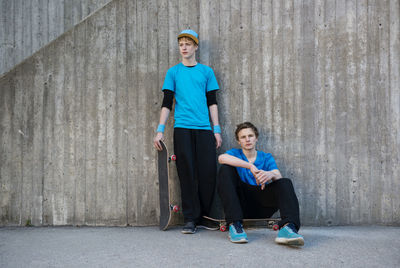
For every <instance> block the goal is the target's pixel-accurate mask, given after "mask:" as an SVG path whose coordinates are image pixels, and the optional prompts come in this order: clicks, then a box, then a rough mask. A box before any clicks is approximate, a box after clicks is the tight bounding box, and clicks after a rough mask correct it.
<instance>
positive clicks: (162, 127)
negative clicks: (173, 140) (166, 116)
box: [157, 124, 165, 133]
mask: <svg viewBox="0 0 400 268" xmlns="http://www.w3.org/2000/svg"><path fill="white" fill-rule="evenodd" d="M164 129H165V125H161V124H159V125H158V127H157V132H161V133H164Z"/></svg>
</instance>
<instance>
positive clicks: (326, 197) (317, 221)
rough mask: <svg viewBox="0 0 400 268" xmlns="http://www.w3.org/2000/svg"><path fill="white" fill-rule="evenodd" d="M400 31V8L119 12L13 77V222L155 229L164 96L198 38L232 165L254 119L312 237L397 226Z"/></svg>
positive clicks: (9, 181) (8, 89) (7, 212)
mask: <svg viewBox="0 0 400 268" xmlns="http://www.w3.org/2000/svg"><path fill="white" fill-rule="evenodd" d="M399 18H400V3H399V1H398V0H391V1H378V0H376V1H341V0H336V1H311V0H296V1H268V2H266V1H250V0H248V1H226V0H225V1H200V0H199V1H167V0H159V1H150V2H149V1H144V0H138V1H128V0H117V1H113V2H112V3H111V4H110V5H107V6H106V7H105V8H104V9H102V10H100V11H99V12H97V13H96V14H95V15H94V16H91V17H90V18H88V19H87V20H85V21H84V22H83V23H81V24H79V25H78V26H76V27H74V29H73V30H71V31H69V32H67V33H66V34H64V35H63V36H61V37H60V38H58V39H57V40H56V41H55V42H53V43H51V44H50V45H49V46H47V47H45V48H44V49H42V50H40V51H39V52H38V53H36V54H35V55H34V56H33V57H31V58H29V59H28V60H27V61H25V62H24V63H23V64H21V65H19V66H18V67H17V68H15V69H13V70H12V71H11V72H10V73H8V74H7V75H6V76H3V77H1V78H0V89H1V90H0V103H1V104H0V105H1V106H0V126H1V128H0V139H1V143H0V144H1V146H0V152H1V154H0V157H1V159H0V176H1V177H0V223H1V224H2V225H24V224H25V223H26V221H27V220H31V222H32V223H33V224H35V225H47V224H51V225H53V224H54V225H63V224H88V225H126V224H131V225H149V224H157V221H158V215H159V211H158V207H159V206H158V185H157V171H156V170H157V168H156V152H155V151H154V149H153V147H152V139H153V135H154V130H155V128H156V125H157V120H158V116H159V110H160V102H161V99H162V96H161V93H160V87H161V85H162V82H163V78H164V75H165V72H166V70H167V68H168V67H169V66H172V65H174V64H176V63H178V61H179V55H178V50H177V47H176V35H177V33H178V32H179V30H181V29H183V28H187V27H191V28H192V29H194V30H196V31H198V32H199V34H200V40H201V42H200V52H199V60H200V61H201V62H202V63H204V64H208V65H210V66H211V67H213V68H214V70H215V73H216V76H217V79H218V81H219V83H220V86H221V91H220V93H219V95H218V101H219V108H220V117H221V125H222V127H223V139H224V143H223V148H222V150H221V151H220V152H223V151H225V150H226V149H228V148H230V147H231V146H234V145H235V142H234V136H233V130H234V127H235V125H236V124H237V123H240V122H242V121H244V120H251V121H252V122H254V123H255V124H256V125H258V126H259V129H260V133H261V137H260V139H259V149H262V150H265V151H268V152H271V153H273V155H275V157H276V159H277V162H278V166H279V167H280V169H281V172H282V173H283V175H285V176H287V177H291V178H292V179H293V181H294V184H295V187H296V191H297V194H298V197H299V201H300V206H301V218H302V220H303V223H304V224H308V225H331V224H388V225H399V224H400V195H399V192H400V181H399V178H400V176H399V165H398V163H399V156H400V153H399V150H400V149H399V148H400V68H399V60H400V35H399V33H400V19H399ZM171 128H172V120H170V121H169V125H168V127H167V132H166V137H167V141H168V144H169V145H171V137H172V129H171Z"/></svg>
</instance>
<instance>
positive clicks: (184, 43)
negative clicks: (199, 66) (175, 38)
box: [178, 37, 198, 59]
mask: <svg viewBox="0 0 400 268" xmlns="http://www.w3.org/2000/svg"><path fill="white" fill-rule="evenodd" d="M178 45H179V52H180V53H181V56H182V57H183V58H185V59H190V58H192V57H194V55H195V52H196V50H197V48H198V46H197V45H196V44H195V43H194V41H193V40H192V39H190V38H185V37H182V38H181V39H179V42H178Z"/></svg>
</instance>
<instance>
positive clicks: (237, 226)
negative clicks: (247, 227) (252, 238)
mask: <svg viewBox="0 0 400 268" xmlns="http://www.w3.org/2000/svg"><path fill="white" fill-rule="evenodd" d="M233 227H235V229H236V232H237V233H238V234H241V233H243V226H242V223H241V222H240V221H235V222H234V223H233Z"/></svg>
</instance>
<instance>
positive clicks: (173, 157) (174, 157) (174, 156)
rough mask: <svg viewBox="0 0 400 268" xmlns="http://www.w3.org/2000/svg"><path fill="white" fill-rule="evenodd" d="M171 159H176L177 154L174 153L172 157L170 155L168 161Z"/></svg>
mask: <svg viewBox="0 0 400 268" xmlns="http://www.w3.org/2000/svg"><path fill="white" fill-rule="evenodd" d="M171 160H172V161H176V155H174V154H173V155H171V156H170V157H168V162H171Z"/></svg>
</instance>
